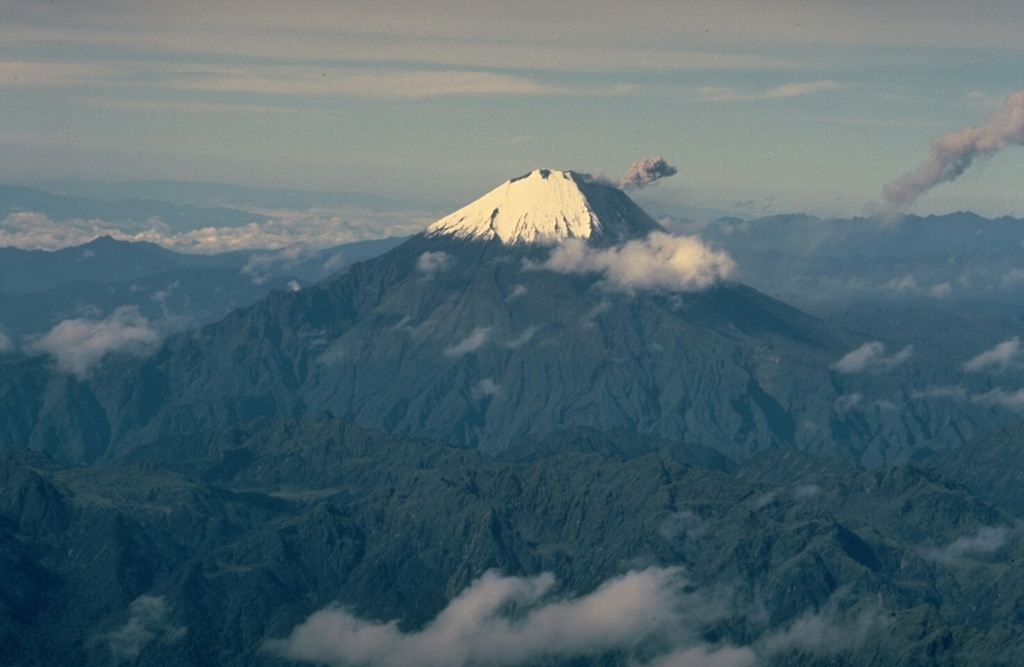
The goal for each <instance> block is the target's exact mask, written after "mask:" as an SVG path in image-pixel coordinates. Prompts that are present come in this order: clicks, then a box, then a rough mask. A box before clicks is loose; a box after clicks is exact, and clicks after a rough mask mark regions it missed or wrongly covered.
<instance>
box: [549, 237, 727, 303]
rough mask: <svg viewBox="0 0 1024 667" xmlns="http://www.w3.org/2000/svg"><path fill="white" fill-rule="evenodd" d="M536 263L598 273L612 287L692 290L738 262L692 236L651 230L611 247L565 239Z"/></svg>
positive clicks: (559, 269)
mask: <svg viewBox="0 0 1024 667" xmlns="http://www.w3.org/2000/svg"><path fill="white" fill-rule="evenodd" d="M536 268H543V269H548V270H550V271H557V272H559V273H599V274H602V275H603V276H604V284H605V286H606V287H607V288H609V289H611V290H613V291H623V292H632V291H635V290H668V291H680V292H696V291H700V290H704V289H707V288H708V287H711V286H712V285H715V284H716V283H718V282H720V281H722V280H724V279H726V278H728V277H729V276H730V275H731V274H732V272H733V271H734V270H735V268H736V263H735V262H734V261H733V259H732V258H731V257H730V256H729V255H728V253H726V252H724V251H721V250H712V249H711V248H709V247H708V246H707V245H705V244H704V243H703V242H702V241H701V240H700V239H698V238H697V237H695V236H672V235H671V234H666V233H664V232H652V233H651V234H650V235H648V236H647V238H645V239H642V240H633V241H628V242H627V243H625V244H623V245H621V246H617V247H613V248H594V247H591V246H589V245H587V243H586V241H583V240H580V239H566V240H565V241H563V242H562V243H560V244H558V245H557V246H555V248H554V250H552V252H551V256H550V257H549V258H548V259H547V261H545V262H544V263H543V264H541V265H539V267H536Z"/></svg>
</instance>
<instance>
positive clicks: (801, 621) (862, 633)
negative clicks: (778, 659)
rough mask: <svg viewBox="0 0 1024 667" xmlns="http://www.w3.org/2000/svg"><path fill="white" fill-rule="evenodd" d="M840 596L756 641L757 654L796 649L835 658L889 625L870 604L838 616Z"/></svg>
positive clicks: (880, 612) (885, 617) (841, 593)
mask: <svg viewBox="0 0 1024 667" xmlns="http://www.w3.org/2000/svg"><path fill="white" fill-rule="evenodd" d="M843 594H844V592H843V591H842V589H841V590H840V591H839V592H837V593H836V594H834V595H833V597H832V599H830V600H829V602H828V604H827V605H826V609H824V610H823V611H822V612H820V613H816V612H807V613H805V614H803V615H801V616H800V617H798V618H797V619H796V620H794V621H793V622H792V623H791V624H790V625H789V627H787V628H786V629H784V630H781V631H779V632H775V633H771V634H769V635H768V636H767V637H763V638H762V639H761V640H759V641H758V642H757V649H758V653H759V654H763V655H773V654H779V653H785V652H787V651H792V650H797V651H802V652H807V653H811V654H812V655H818V656H822V655H835V654H837V653H840V652H842V651H845V650H848V649H851V648H856V647H857V646H859V645H861V644H863V643H864V642H865V641H866V640H867V639H868V638H870V637H872V636H875V635H876V634H877V633H879V632H881V631H884V629H885V628H886V627H887V626H888V625H890V624H891V623H892V619H891V618H890V617H889V616H888V615H887V614H885V613H884V611H883V610H882V609H879V608H878V607H876V606H873V605H872V606H868V607H867V608H863V609H860V610H859V611H857V612H856V613H854V614H853V615H852V616H848V617H846V618H843V617H841V616H840V615H839V614H838V613H837V609H836V607H837V605H836V602H837V600H838V598H839V597H841V596H842V595H843Z"/></svg>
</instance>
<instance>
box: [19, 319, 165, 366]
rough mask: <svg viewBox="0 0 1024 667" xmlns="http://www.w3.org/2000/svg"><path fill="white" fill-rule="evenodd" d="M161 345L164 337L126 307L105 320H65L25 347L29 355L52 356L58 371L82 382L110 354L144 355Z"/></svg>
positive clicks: (145, 320)
mask: <svg viewBox="0 0 1024 667" xmlns="http://www.w3.org/2000/svg"><path fill="white" fill-rule="evenodd" d="M159 342H160V333H159V332H158V331H157V330H156V329H155V328H153V327H152V326H151V325H150V323H149V321H148V320H147V319H146V318H145V317H143V316H142V315H140V314H139V310H138V308H136V307H135V306H122V307H120V308H118V309H117V310H115V311H114V312H113V313H111V315H110V317H108V318H106V319H102V320H96V319H88V318H80V319H73V320H64V321H63V322H61V323H60V324H58V325H57V326H55V327H53V328H52V329H50V331H49V332H48V333H46V334H45V335H44V336H43V337H42V338H39V339H38V340H36V341H33V342H32V343H29V344H28V345H25V346H24V349H25V351H26V352H28V353H29V354H49V355H50V356H52V357H53V358H54V360H56V362H57V367H58V368H59V369H60V370H61V371H63V372H66V373H72V374H74V375H76V376H78V377H79V378H85V377H86V376H88V374H89V371H90V370H91V369H92V367H93V366H95V365H96V364H97V363H99V361H100V360H101V359H102V358H103V357H104V356H106V355H107V354H108V353H110V352H115V351H116V352H127V353H129V354H136V355H140V356H141V355H144V354H147V353H148V352H150V351H151V350H152V349H153V348H154V347H155V346H156V345H157V344H158V343H159Z"/></svg>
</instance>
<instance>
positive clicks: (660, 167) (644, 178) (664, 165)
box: [614, 155, 679, 190]
mask: <svg viewBox="0 0 1024 667" xmlns="http://www.w3.org/2000/svg"><path fill="white" fill-rule="evenodd" d="M678 172H679V170H678V169H676V168H675V167H673V166H672V165H670V164H669V163H668V162H665V159H664V158H662V157H661V156H660V155H659V156H657V157H645V158H643V159H642V160H637V161H636V162H634V163H633V165H632V166H631V167H630V168H629V171H627V172H626V175H625V176H623V177H622V178H620V179H619V180H618V181H615V183H614V184H615V186H616V187H618V188H619V189H620V190H639V189H641V188H646V187H647V186H648V185H651V184H652V183H656V182H657V181H659V180H661V179H663V178H666V177H668V176H672V175H674V174H676V173H678Z"/></svg>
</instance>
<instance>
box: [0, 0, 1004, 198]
mask: <svg viewBox="0 0 1024 667" xmlns="http://www.w3.org/2000/svg"><path fill="white" fill-rule="evenodd" d="M1022 28H1024V3H1022V2H1020V0H973V1H972V2H964V1H963V0H955V1H952V0H900V1H899V2H880V1H877V0H776V1H764V0H761V1H750V2H747V1H742V0H740V1H729V2H723V1H722V0H699V1H692V2H686V1H685V0H684V1H680V0H671V1H669V0H666V1H643V0H640V1H638V2H631V3H625V2H621V1H618V2H612V1H609V0H591V1H589V2H586V3H576V2H561V3H559V2H550V1H545V2H533V1H530V0H525V1H524V0H517V1H516V2H510V1H509V0H502V1H500V2H490V1H486V0H484V1H474V2H468V1H467V0H457V1H449V2H430V1H424V0H415V1H414V0H407V1H406V0H402V1H389V0H385V1H382V2H375V3H368V2H356V1H355V0H352V1H334V0H291V1H289V2H284V1H283V0H275V1H262V0H246V1H244V2H243V1H241V0H237V1H232V2H228V1H221V0H202V1H200V2H192V1H191V0H184V1H182V0H177V1H176V2H156V1H150V0H132V1H128V0H46V1H43V0H0V151H2V154H3V160H2V161H0V180H2V181H5V182H11V181H17V180H22V179H27V178H37V177H60V176H68V175H71V176H80V177H87V178H99V179H107V180H119V179H126V178H170V179H180V180H212V181H221V182H229V183H238V184H246V185H265V186H278V187H298V188H309V189H328V190H350V191H361V192H371V193H376V194H382V195H392V196H394V195H399V196H408V197H412V198H415V199H419V200H424V201H427V202H435V203H439V204H453V205H461V204H462V203H465V202H467V201H469V200H471V199H473V198H475V197H476V196H478V195H480V194H483V193H484V192H485V191H487V190H489V189H491V188H492V187H494V186H495V185H497V184H498V183H500V182H502V181H504V180H506V179H508V178H509V177H512V176H517V175H519V174H522V173H525V172H527V171H529V170H531V169H533V168H535V167H541V166H543V167H551V168H556V169H575V170H580V171H590V172H602V173H604V174H607V175H609V176H617V175H621V174H622V173H624V172H625V171H626V169H627V168H628V167H629V165H630V164H631V163H632V162H633V161H634V160H636V159H637V158H641V157H644V156H649V155H663V156H664V157H665V158H666V159H667V160H668V161H669V162H670V163H672V164H674V165H676V166H677V167H678V168H679V173H678V175H676V176H674V177H673V178H671V179H667V180H665V181H664V182H663V183H661V184H659V185H658V186H657V187H656V188H652V189H651V190H649V191H645V193H643V194H644V196H646V197H650V198H655V199H659V200H663V201H670V202H678V203H681V204H686V205H691V206H710V207H717V208H722V209H728V210H734V211H742V212H747V213H749V214H751V215H754V214H762V213H766V212H786V211H808V212H812V213H817V214H821V215H831V214H839V215H855V214H860V213H862V212H863V211H864V210H865V205H866V204H868V203H869V202H871V201H878V200H880V199H881V197H882V187H883V186H884V185H885V184H886V183H888V182H890V181H891V180H893V179H895V178H897V177H899V176H900V175H901V174H904V173H906V172H909V171H912V170H914V169H915V168H916V167H917V166H918V165H919V164H921V163H922V162H923V161H924V160H926V159H927V157H928V151H929V142H930V141H931V139H932V138H933V137H936V136H939V135H943V134H947V133H950V132H954V131H956V130H958V129H960V128H962V127H964V126H966V125H968V124H983V123H984V122H985V118H986V115H987V114H989V113H991V112H992V111H993V110H995V109H997V108H999V106H1000V105H1001V104H1002V102H1003V100H1004V99H1006V97H1007V96H1008V95H1010V94H1011V93H1013V92H1014V91H1016V90H1019V89H1021V88H1024V74H1022V73H1024V39H1022V38H1021V34H1022V32H1021V31H1022ZM1022 184H1024V148H1021V147H1019V146H1010V147H1008V148H1007V149H1006V150H1004V151H1000V152H999V153H998V154H997V155H994V156H992V157H991V158H989V159H985V160H982V161H980V162H978V163H977V164H975V165H974V166H973V167H972V169H971V170H970V171H969V172H968V173H966V174H964V176H963V177H961V178H960V179H959V180H957V181H956V182H953V183H944V184H942V185H940V186H938V187H936V188H934V189H933V190H932V191H930V192H928V193H927V194H925V195H924V196H922V197H920V198H919V200H918V201H917V203H916V205H914V206H913V207H912V209H911V210H913V211H915V212H918V213H931V212H948V211H952V210H958V209H971V210H975V211H978V212H980V213H983V214H986V215H1000V214H1004V213H1009V214H1014V215H1022V216H1024V188H1022V187H1021V185H1022Z"/></svg>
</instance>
